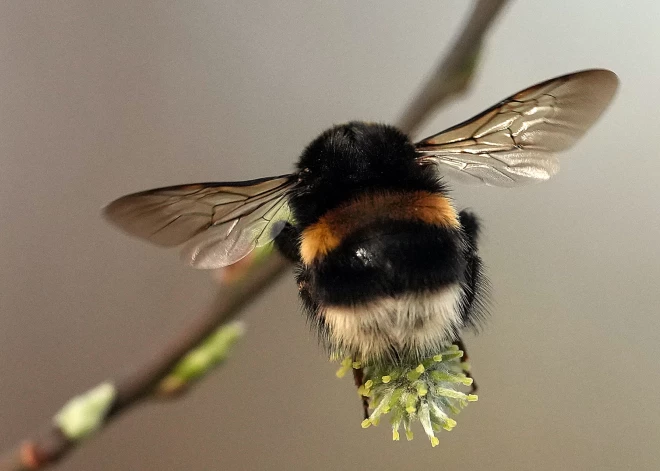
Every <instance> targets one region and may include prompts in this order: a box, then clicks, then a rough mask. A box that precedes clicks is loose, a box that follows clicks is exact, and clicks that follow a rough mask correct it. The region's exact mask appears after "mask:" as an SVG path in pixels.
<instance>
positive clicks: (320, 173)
mask: <svg viewBox="0 0 660 471" xmlns="http://www.w3.org/2000/svg"><path fill="white" fill-rule="evenodd" d="M415 157H417V156H416V154H415V148H414V147H413V145H412V143H411V142H410V140H409V139H408V137H407V136H406V135H405V134H403V133H402V132H401V131H399V130H398V129H396V128H394V127H392V126H387V125H384V124H369V123H362V122H355V121H354V122H350V123H348V124H343V125H340V126H335V127H333V128H331V129H329V130H328V131H326V132H324V133H323V134H321V135H320V136H319V137H318V138H316V139H315V140H314V141H312V143H311V144H310V145H309V146H308V147H307V148H306V149H305V151H304V152H303V154H302V156H301V157H300V161H299V162H298V170H299V175H300V180H299V182H298V184H297V185H296V187H295V188H294V189H293V190H292V191H291V194H290V196H289V203H290V205H291V209H292V210H293V214H294V217H295V220H296V224H297V225H298V226H299V227H301V228H302V229H304V228H305V227H307V226H308V225H310V224H313V223H314V222H316V221H317V220H318V219H319V218H320V217H321V216H323V214H325V213H326V212H327V211H329V210H330V209H333V208H336V207H337V206H339V205H340V204H341V203H344V202H346V201H350V200H351V199H352V198H353V197H354V196H355V195H356V194H358V193H362V192H364V191H369V190H372V191H373V190H376V191H377V190H391V191H397V190H401V191H429V192H431V193H438V192H442V191H443V185H442V184H441V183H440V181H439V179H438V177H437V175H436V173H435V171H434V170H433V169H432V168H430V167H427V166H421V165H419V164H417V163H416V162H415Z"/></svg>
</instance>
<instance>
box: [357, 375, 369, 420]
mask: <svg viewBox="0 0 660 471" xmlns="http://www.w3.org/2000/svg"><path fill="white" fill-rule="evenodd" d="M353 380H354V381H355V386H356V387H357V388H358V389H359V388H360V386H362V384H363V383H364V372H363V371H362V368H353ZM360 397H361V398H362V412H363V413H364V418H365V419H368V418H369V398H368V397H366V396H362V395H361V396H360Z"/></svg>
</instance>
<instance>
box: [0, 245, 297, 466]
mask: <svg viewBox="0 0 660 471" xmlns="http://www.w3.org/2000/svg"><path fill="white" fill-rule="evenodd" d="M289 266H290V264H289V262H288V261H286V260H285V259H284V258H283V257H281V256H280V255H279V254H277V253H276V252H273V253H272V254H271V255H269V256H267V257H265V258H264V259H263V260H262V261H260V262H259V263H258V264H257V265H255V267H254V269H249V270H248V273H245V274H244V275H242V276H241V277H240V278H239V279H238V280H236V281H234V282H231V283H228V284H226V285H225V286H224V287H223V288H221V289H220V290H219V291H218V295H217V297H216V299H215V301H214V302H213V303H212V305H211V306H210V307H209V309H208V310H207V311H206V312H205V313H203V314H202V315H200V316H199V317H197V318H196V319H194V320H193V321H192V322H191V323H190V325H188V326H187V327H186V328H185V329H184V330H183V331H181V332H179V333H178V334H177V335H175V336H174V337H173V338H172V339H171V340H170V341H169V342H167V343H166V344H164V345H163V346H162V347H161V348H159V349H158V350H157V351H155V352H154V353H153V354H152V355H151V356H150V357H149V358H147V359H146V360H145V361H144V362H143V363H142V364H140V365H138V366H137V367H135V368H134V369H132V370H129V371H127V372H126V373H124V374H121V375H119V376H118V377H117V378H116V379H115V380H113V381H110V383H111V384H112V385H114V387H115V391H116V396H115V399H114V402H113V404H112V406H111V408H110V409H109V411H108V414H107V416H106V421H105V423H104V425H105V424H107V423H108V422H109V421H110V419H112V418H113V417H116V416H118V415H119V414H121V413H122V412H125V411H126V410H127V409H128V408H130V407H131V406H134V405H136V404H137V403H139V402H140V401H141V400H142V399H145V398H147V397H148V395H149V394H150V393H151V392H152V391H153V389H154V387H155V386H156V385H157V384H158V383H159V381H160V380H161V379H162V378H164V377H165V376H166V375H167V374H168V373H169V372H170V370H171V369H172V368H173V366H174V365H175V364H176V363H177V362H178V361H179V360H180V359H181V358H182V357H183V356H184V355H185V354H186V353H188V352H189V351H190V350H192V349H193V348H195V347H196V346H197V345H198V344H199V343H200V342H201V341H203V340H204V339H205V338H206V337H207V336H208V335H209V334H210V333H211V332H213V331H214V329H216V328H217V327H218V326H219V325H220V324H223V323H225V322H227V321H229V320H230V319H232V318H234V317H235V316H236V315H237V314H238V313H239V312H240V311H241V310H242V309H243V308H244V307H245V306H246V305H247V304H249V303H250V302H252V301H254V300H255V299H256V298H257V297H258V296H259V294H260V293H261V292H263V291H264V290H265V289H266V288H267V287H269V286H270V285H271V283H273V282H274V281H275V280H276V279H277V278H278V277H279V276H280V275H282V274H283V273H285V272H286V268H287V267H289ZM78 443H79V442H73V441H71V440H69V439H67V438H66V436H65V435H64V434H63V433H62V431H61V430H60V429H59V427H58V426H56V425H55V424H54V423H51V424H48V425H47V426H46V427H44V429H43V430H42V431H41V432H40V433H38V434H36V435H35V436H34V437H33V438H29V439H27V440H25V441H24V442H23V443H22V444H21V445H19V446H17V447H16V448H14V449H13V450H10V451H8V452H7V453H5V454H4V455H2V456H1V457H0V470H1V471H11V470H31V469H42V468H44V467H45V466H47V465H50V464H53V463H55V462H57V461H58V460H59V459H61V458H62V457H63V456H64V455H65V454H66V453H67V452H69V451H71V450H72V449H73V448H74V447H75V446H76V445H78Z"/></svg>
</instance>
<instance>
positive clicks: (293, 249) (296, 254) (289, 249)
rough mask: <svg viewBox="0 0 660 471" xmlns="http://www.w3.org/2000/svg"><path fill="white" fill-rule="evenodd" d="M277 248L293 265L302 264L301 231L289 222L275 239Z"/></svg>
mask: <svg viewBox="0 0 660 471" xmlns="http://www.w3.org/2000/svg"><path fill="white" fill-rule="evenodd" d="M275 247H277V249H278V250H279V251H280V253H281V254H282V255H284V257H286V258H287V259H289V260H290V261H291V262H293V263H300V261H301V260H300V230H299V229H298V228H297V227H296V226H294V225H292V224H289V223H288V222H287V223H286V226H284V229H282V232H280V233H279V234H278V235H277V237H275Z"/></svg>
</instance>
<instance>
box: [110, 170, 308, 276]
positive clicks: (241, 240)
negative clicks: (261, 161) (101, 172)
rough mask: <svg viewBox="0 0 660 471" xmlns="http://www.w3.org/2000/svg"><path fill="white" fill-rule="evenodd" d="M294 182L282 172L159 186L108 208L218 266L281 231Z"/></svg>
mask: <svg viewBox="0 0 660 471" xmlns="http://www.w3.org/2000/svg"><path fill="white" fill-rule="evenodd" d="M293 183H295V178H294V176H293V175H282V176H279V177H272V178H262V179H259V180H250V181H245V182H235V183H196V184H191V185H179V186H170V187H166V188H157V189H155V190H148V191H143V192H140V193H134V194H132V195H127V196H124V197H122V198H119V199H118V200H116V201H114V202H112V203H110V204H109V205H108V206H107V207H106V208H105V210H104V214H105V216H106V217H107V218H108V219H109V220H110V221H112V222H113V223H114V224H116V225H117V226H119V227H120V228H122V229H123V230H124V231H126V232H128V233H129V234H131V235H133V236H137V237H140V238H142V239H146V240H148V241H149V242H152V243H154V244H157V245H161V246H165V247H172V246H176V245H180V244H183V243H186V245H185V247H184V248H183V251H182V256H183V258H184V260H185V261H186V262H187V263H189V264H190V265H192V266H194V267H196V268H219V267H224V266H227V265H231V264H232V263H235V262H237V261H239V260H240V259H242V258H243V257H245V256H246V255H247V254H249V253H250V252H251V251H252V250H253V249H254V248H255V247H260V246H262V245H264V244H266V243H268V242H270V241H271V240H273V239H274V238H275V237H276V236H277V234H278V233H279V232H280V231H281V230H282V228H283V227H284V225H285V224H286V222H287V221H288V220H289V217H290V212H289V205H288V201H287V190H288V189H289V188H291V186H292V185H293Z"/></svg>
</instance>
